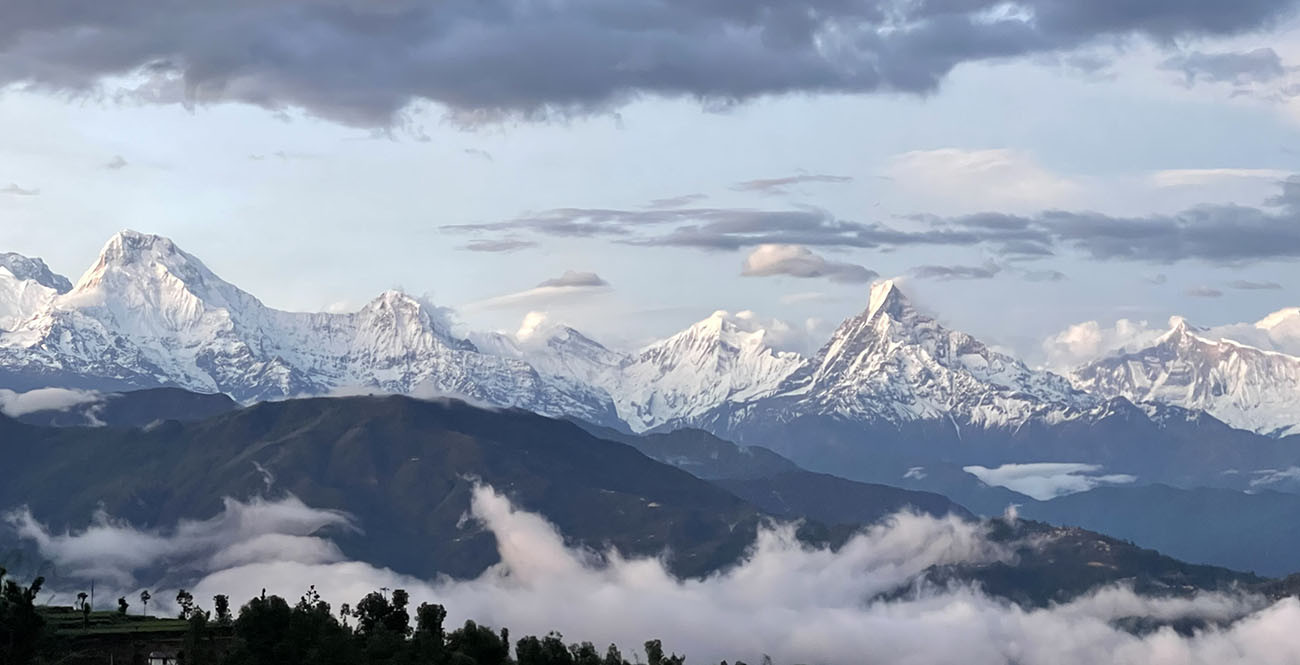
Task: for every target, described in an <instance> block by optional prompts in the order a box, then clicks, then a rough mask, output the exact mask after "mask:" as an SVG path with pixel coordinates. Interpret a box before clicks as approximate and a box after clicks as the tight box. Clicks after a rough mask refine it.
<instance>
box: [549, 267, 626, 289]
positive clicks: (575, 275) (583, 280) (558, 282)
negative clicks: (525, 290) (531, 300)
mask: <svg viewBox="0 0 1300 665" xmlns="http://www.w3.org/2000/svg"><path fill="white" fill-rule="evenodd" d="M548 286H553V287H566V286H609V282H606V281H605V280H604V279H601V277H600V275H597V274H596V273H594V272H577V271H573V270H565V271H564V274H563V275H560V276H559V277H554V278H551V279H548V280H545V281H543V282H542V283H541V284H538V285H537V288H546V287H548Z"/></svg>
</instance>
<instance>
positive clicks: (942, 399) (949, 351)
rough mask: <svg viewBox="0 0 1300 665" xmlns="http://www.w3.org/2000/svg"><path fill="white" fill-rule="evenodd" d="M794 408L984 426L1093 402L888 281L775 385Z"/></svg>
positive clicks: (1055, 414)
mask: <svg viewBox="0 0 1300 665" xmlns="http://www.w3.org/2000/svg"><path fill="white" fill-rule="evenodd" d="M777 395H778V397H782V398H785V399H789V400H791V401H793V402H794V407H793V408H795V409H796V410H798V411H801V412H805V413H811V414H819V415H834V416H837V417H842V418H849V419H867V420H877V419H880V420H885V421H889V422H904V421H910V420H927V419H937V418H944V417H959V418H962V419H965V420H968V421H970V422H973V423H980V424H984V425H1002V424H1015V423H1019V422H1023V421H1025V420H1027V419H1029V418H1031V417H1049V416H1050V417H1066V415H1067V414H1077V413H1079V412H1082V411H1083V410H1086V409H1088V408H1091V407H1092V406H1094V405H1095V401H1096V400H1093V399H1091V398H1089V397H1088V396H1086V395H1083V394H1081V393H1079V392H1078V391H1076V390H1074V389H1073V388H1072V387H1071V386H1070V384H1069V382H1068V381H1067V380H1066V379H1064V378H1062V377H1060V376H1057V375H1055V374H1051V373H1049V372H1039V371H1034V370H1031V369H1029V368H1028V367H1026V366H1025V365H1024V364H1023V363H1021V362H1019V361H1018V360H1016V359H1014V358H1011V357H1009V356H1006V355H1003V354H1001V353H997V352H996V351H993V350H992V349H990V348H988V346H986V345H985V344H984V343H982V342H980V341H979V340H977V339H975V338H973V337H971V336H970V335H968V334H966V333H963V332H959V331H951V330H948V329H946V328H944V327H943V326H942V325H940V324H939V323H938V322H937V321H935V320H934V319H933V318H931V317H929V316H926V315H924V314H921V313H920V312H919V311H917V310H916V308H914V307H913V306H912V304H911V303H910V302H909V301H908V299H907V297H906V296H905V295H904V294H903V293H902V291H901V290H900V289H899V287H898V285H897V284H896V283H894V282H892V281H886V282H882V283H879V284H877V285H875V286H874V287H873V288H872V290H871V296H870V299H869V303H868V306H867V308H866V309H865V310H864V311H863V312H862V313H861V314H860V315H858V316H856V317H853V318H850V319H848V320H846V321H845V322H844V323H842V324H841V325H840V327H839V328H838V329H837V330H836V331H835V333H834V334H833V335H832V336H831V339H830V341H829V342H827V343H826V345H825V346H823V347H822V348H821V349H820V350H819V351H818V352H817V354H816V355H815V356H813V357H812V358H810V359H809V360H808V361H807V362H806V363H805V364H804V365H803V366H802V367H800V368H799V369H798V370H797V371H796V372H795V373H794V374H792V375H791V376H790V377H789V378H788V379H787V380H786V381H785V382H784V383H783V384H782V385H781V387H780V388H779V390H778V391H777Z"/></svg>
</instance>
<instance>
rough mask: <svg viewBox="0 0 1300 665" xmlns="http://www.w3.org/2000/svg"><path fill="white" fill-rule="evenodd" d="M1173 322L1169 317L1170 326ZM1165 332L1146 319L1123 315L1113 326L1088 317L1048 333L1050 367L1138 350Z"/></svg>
mask: <svg viewBox="0 0 1300 665" xmlns="http://www.w3.org/2000/svg"><path fill="white" fill-rule="evenodd" d="M1173 323H1174V322H1173V321H1170V326H1172V325H1173ZM1164 332H1165V331H1164V329H1157V328H1152V327H1151V326H1149V325H1148V324H1147V322H1146V321H1131V320H1129V319H1120V320H1118V321H1116V322H1115V325H1113V326H1110V327H1103V326H1102V325H1101V324H1100V323H1098V322H1096V321H1085V322H1083V323H1076V324H1074V325H1072V326H1070V327H1068V328H1066V329H1065V330H1063V331H1061V332H1059V333H1057V334H1055V335H1052V336H1051V337H1048V338H1047V339H1046V340H1044V341H1043V351H1044V353H1045V354H1046V357H1047V366H1048V367H1049V368H1051V369H1055V370H1059V371H1068V370H1070V369H1073V368H1075V367H1078V366H1079V365H1082V364H1084V363H1087V362H1091V361H1093V360H1096V359H1098V358H1101V357H1104V356H1106V355H1109V354H1111V353H1114V352H1117V351H1121V350H1122V351H1135V350H1137V349H1140V348H1145V347H1147V346H1150V345H1151V343H1153V342H1155V340H1156V338H1158V337H1160V335H1162V334H1164Z"/></svg>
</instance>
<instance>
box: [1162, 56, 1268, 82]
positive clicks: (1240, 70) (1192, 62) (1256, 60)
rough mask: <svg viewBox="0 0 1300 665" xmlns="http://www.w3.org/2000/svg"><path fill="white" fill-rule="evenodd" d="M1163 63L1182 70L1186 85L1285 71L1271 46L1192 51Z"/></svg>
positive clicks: (1252, 79)
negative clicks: (1229, 50)
mask: <svg viewBox="0 0 1300 665" xmlns="http://www.w3.org/2000/svg"><path fill="white" fill-rule="evenodd" d="M1163 67H1164V68H1165V69H1170V70H1174V71H1179V72H1182V73H1183V76H1184V77H1186V79H1187V84H1188V85H1192V84H1193V83H1196V82H1198V81H1207V82H1211V83H1235V84H1242V83H1250V82H1264V81H1271V80H1273V79H1276V78H1281V77H1282V76H1285V75H1286V67H1285V66H1284V65H1283V64H1282V58H1281V57H1279V56H1278V54H1277V52H1276V51H1274V50H1273V49H1271V48H1259V49H1255V50H1253V51H1243V52H1239V53H1201V52H1198V51H1193V52H1191V53H1185V54H1183V55H1179V56H1175V57H1173V58H1170V59H1168V60H1166V61H1165V62H1164V65H1163Z"/></svg>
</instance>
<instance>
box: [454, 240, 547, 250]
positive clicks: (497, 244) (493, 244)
mask: <svg viewBox="0 0 1300 665" xmlns="http://www.w3.org/2000/svg"><path fill="white" fill-rule="evenodd" d="M536 246H537V241H535V240H518V239H512V238H502V239H500V240H491V239H481V240H471V241H469V242H468V243H465V245H464V246H462V247H461V249H467V250H469V251H471V252H513V251H516V250H520V249H527V248H529V247H536Z"/></svg>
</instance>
